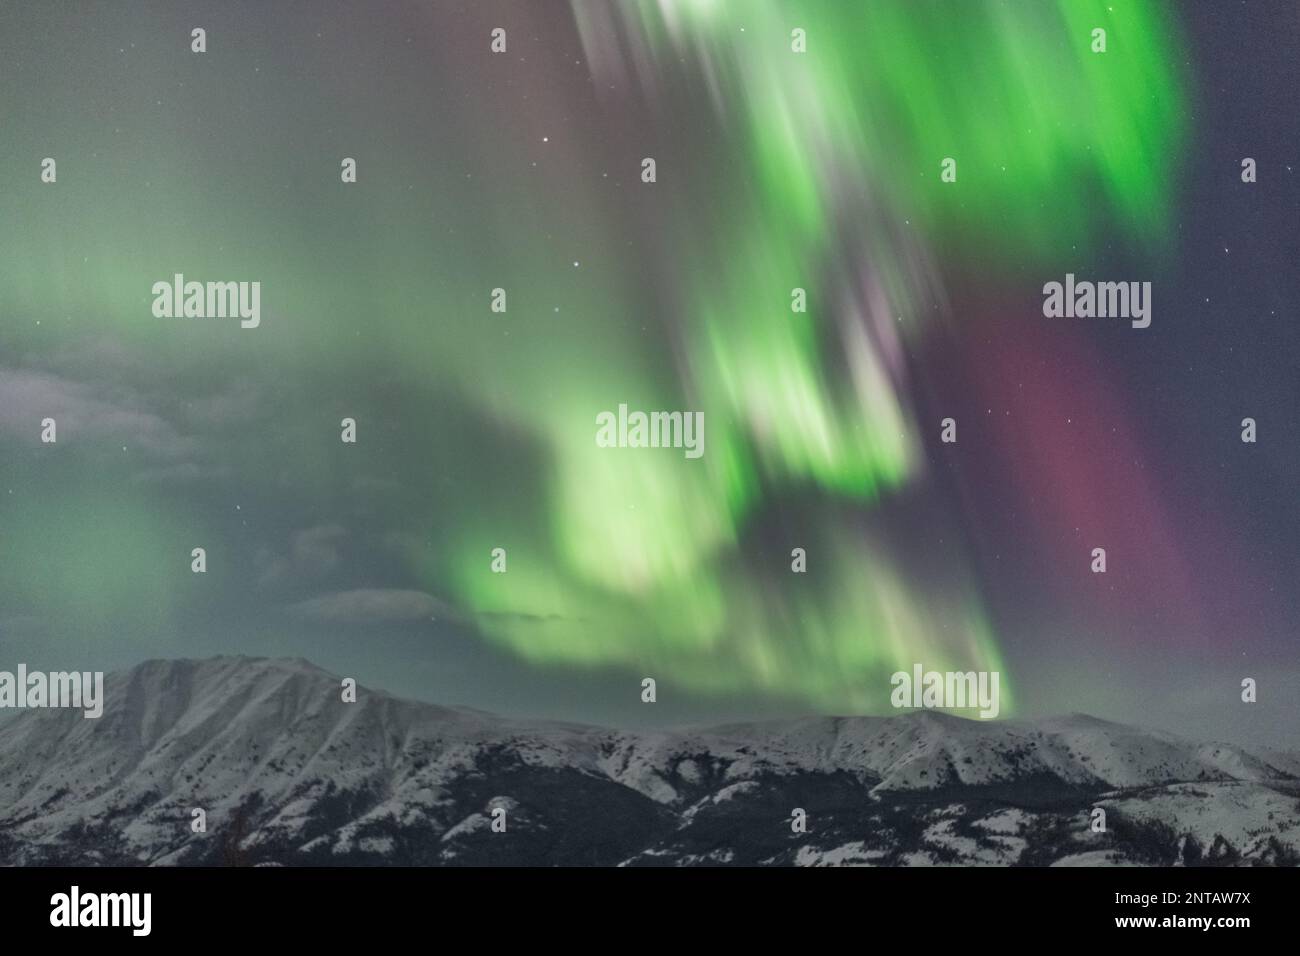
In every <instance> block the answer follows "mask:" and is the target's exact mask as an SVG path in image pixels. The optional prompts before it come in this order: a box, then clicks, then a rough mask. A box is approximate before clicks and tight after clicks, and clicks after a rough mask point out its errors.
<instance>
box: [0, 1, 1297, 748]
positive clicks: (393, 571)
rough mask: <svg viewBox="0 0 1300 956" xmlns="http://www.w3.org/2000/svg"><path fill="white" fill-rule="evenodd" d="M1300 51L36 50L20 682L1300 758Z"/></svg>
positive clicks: (571, 26)
mask: <svg viewBox="0 0 1300 956" xmlns="http://www.w3.org/2000/svg"><path fill="white" fill-rule="evenodd" d="M196 27H201V28H203V29H204V30H205V31H206V42H207V49H206V52H202V53H196V52H193V51H192V50H191V30H192V29H194V28H196ZM498 27H499V28H502V29H504V30H505V31H506V51H505V52H503V53H495V52H493V51H492V49H491V42H492V31H493V29H494V28H498ZM1096 27H1101V28H1104V29H1106V30H1107V50H1106V51H1105V52H1104V53H1094V52H1093V51H1092V49H1091V48H1090V45H1091V43H1092V38H1091V31H1092V30H1093V29H1094V28H1096ZM796 28H797V29H802V30H805V31H806V38H807V50H806V52H802V53H799V52H795V51H794V50H792V48H791V42H792V41H791V31H792V30H794V29H796ZM1298 51H1300V13H1297V8H1296V6H1295V4H1294V3H1291V2H1289V0H1282V2H1276V3H1263V2H1243V3H1229V2H1217V0H1215V2H1210V0H1205V2H1196V3H1191V2H1188V3H1178V4H1160V3H1127V2H1122V0H1110V2H1106V0H1095V2H1094V0H1061V2H1059V3H1053V2H1048V0H1023V2H996V0H981V2H975V0H966V2H951V3H929V2H921V3H911V2H906V3H905V2H901V0H900V2H862V3H853V4H847V3H840V2H826V3H795V2H781V3H777V2H771V0H745V2H743V3H742V2H735V3H727V4H723V3H721V2H705V0H674V2H669V0H628V2H623V3H618V4H609V5H607V4H602V3H591V2H574V3H573V4H569V3H566V2H561V0H537V2H529V3H522V2H515V3H491V2H474V3H448V2H414V0H412V2H405V3H366V4H360V3H353V4H333V3H317V2H312V3H305V2H304V3H281V2H258V3H221V4H183V3H179V4H178V3H132V4H129V5H124V4H110V3H103V4H82V3H66V4H57V5H54V4H48V5H35V4H31V5H28V4H11V5H6V6H5V7H4V8H3V9H0V89H3V91H4V95H3V99H2V100H0V124H2V126H3V135H0V223H2V224H3V227H2V228H0V667H3V668H12V667H13V666H15V665H16V664H17V663H18V662H20V661H21V662H25V663H27V664H28V665H29V667H32V668H48V669H61V668H73V667H75V668H77V669H92V668H101V669H114V668H118V667H124V666H130V665H132V664H135V663H137V662H139V661H140V660H143V659H146V658H150V657H207V656H211V655H214V654H252V655H258V656H293V657H304V658H307V659H308V660H311V661H312V662H314V663H316V664H319V665H321V666H323V667H326V668H328V669H330V670H332V671H335V672H337V673H340V674H345V675H349V676H354V677H356V678H357V679H358V680H359V681H360V682H361V683H362V684H366V685H369V686H374V687H381V688H384V689H386V690H389V691H392V692H394V693H397V694H401V695H404V696H411V697H417V698H421V699H426V700H432V701H437V702H440V703H460V704H467V705H470V706H473V707H477V708H481V709H484V710H491V711H497V712H503V713H510V714H523V715H531V716H538V717H557V718H564V719H576V720H584V721H594V722H602V723H614V724H628V725H631V724H644V723H656V724H658V723H684V722H700V721H710V720H722V719H730V718H733V717H741V716H746V717H748V716H776V715H794V714H809V713H828V714H852V713H890V712H891V710H890V708H889V703H888V698H889V690H890V685H889V682H888V679H889V675H890V673H891V672H893V671H895V670H899V669H902V670H909V671H910V669H911V666H912V664H913V662H919V663H922V664H923V665H924V666H925V667H926V668H927V669H939V670H947V669H959V670H967V669H992V670H998V671H1000V672H1001V674H1002V690H1003V704H1002V711H1003V715H1004V716H1013V717H1021V716H1029V717H1032V716H1037V715H1044V714H1055V713H1063V712H1070V711H1081V712H1086V713H1090V714H1093V715H1096V716H1099V717H1103V718H1107V719H1112V720H1118V721H1124V722H1131V723H1137V724H1141V725H1144V726H1149V727H1155V728H1160V729H1168V730H1174V731H1179V732H1184V733H1189V734H1195V735H1203V736H1210V737H1218V738H1222V739H1227V740H1231V741H1236V742H1242V743H1249V744H1255V745H1261V744H1262V745H1266V746H1270V745H1275V746H1284V745H1288V744H1290V745H1294V744H1295V742H1296V740H1298V739H1300V628H1298V624H1300V599H1298V598H1297V586H1296V585H1297V581H1298V580H1300V494H1298V489H1300V482H1298V480H1297V477H1298V476H1300V423H1298V422H1297V412H1298V411H1300V331H1297V323H1296V319H1297V315H1296V311H1297V304H1298V303H1300V278H1298V276H1300V271H1298V270H1297V261H1298V257H1300V186H1298V185H1297V180H1298V178H1300V176H1298V175H1297V170H1296V166H1297V164H1300V56H1298V55H1297V52H1298ZM46 157H51V158H53V159H54V160H55V161H56V163H57V180H56V181H55V182H53V183H50V182H43V181H42V176H41V163H42V160H43V159H45V158H46ZM647 157H650V158H653V159H654V160H655V181H654V182H644V181H643V172H642V171H643V160H644V159H645V158H647ZM949 157H951V158H954V159H955V160H956V171H957V176H956V181H955V182H943V181H942V179H941V176H940V172H941V163H942V161H943V160H944V159H945V158H949ZM1246 157H1250V158H1252V159H1254V160H1255V163H1256V167H1257V180H1256V181H1255V182H1253V183H1246V182H1243V181H1242V160H1243V159H1244V158H1246ZM345 158H352V159H355V161H356V167H357V177H356V182H355V183H345V182H343V181H342V178H341V175H340V171H341V165H340V164H341V163H342V161H343V160H344V159H345ZM176 273H183V274H184V276H185V277H186V279H187V280H198V281H201V282H203V281H245V282H251V281H258V282H260V283H261V324H260V326H259V327H258V328H256V329H244V328H241V327H240V323H239V320H238V319H237V318H215V317H213V318H159V317H156V316H155V315H154V313H153V311H152V308H151V307H152V303H153V294H152V292H151V289H152V287H153V285H154V283H155V282H158V281H166V282H170V281H171V279H172V277H173V275H174V274H176ZM1066 273H1073V274H1074V275H1075V276H1076V277H1077V278H1079V279H1080V280H1083V279H1087V280H1093V281H1149V282H1151V284H1152V306H1151V308H1152V313H1151V315H1152V321H1151V326H1150V327H1149V328H1146V329H1137V328H1133V327H1131V326H1130V323H1129V321H1127V320H1126V319H1115V318H1047V317H1045V316H1044V314H1043V310H1042V305H1043V291H1042V290H1043V286H1044V284H1045V283H1048V282H1051V281H1058V282H1059V281H1064V278H1065V275H1066ZM795 288H800V289H803V290H805V293H806V299H807V311H806V312H796V311H793V310H792V307H791V302H792V297H791V290H792V289H795ZM494 289H504V290H505V293H506V302H507V306H506V310H505V311H504V312H498V311H494V310H493V309H492V299H493V290H494ZM621 403H622V404H627V405H628V406H630V407H631V408H634V409H643V410H699V411H702V412H703V413H704V420H705V446H704V447H705V452H704V454H703V456H701V457H700V458H699V459H691V458H688V457H687V456H685V455H683V454H682V452H681V450H679V449H648V448H647V449H631V448H601V447H598V445H597V443H596V441H595V434H596V416H597V415H598V414H600V413H601V412H602V411H607V410H610V411H612V410H616V409H617V408H618V406H619V405H620V404H621ZM949 417H951V418H953V419H955V421H956V428H957V441H956V442H955V443H951V444H946V443H942V442H941V441H940V431H941V426H940V422H941V421H942V420H943V419H945V418H949ZM1247 417H1249V418H1253V419H1255V421H1256V423H1257V429H1258V440H1257V441H1256V442H1254V443H1246V442H1243V441H1242V438H1241V434H1242V420H1243V419H1244V418H1247ZM45 418H53V419H55V420H56V422H57V441H56V442H54V443H47V442H43V441H42V440H41V432H42V425H41V422H42V420H43V419H45ZM344 418H353V419H355V421H356V423H357V441H356V442H355V443H354V444H350V443H345V442H343V441H341V440H340V432H341V427H340V422H341V420H342V419H344ZM196 547H203V548H204V549H205V550H206V553H207V570H206V572H205V573H203V574H195V573H193V572H192V571H191V550H192V549H193V548H196ZM1097 547H1101V548H1105V549H1106V553H1107V571H1106V573H1105V574H1094V573H1093V572H1092V570H1091V567H1090V565H1091V560H1092V558H1091V553H1092V549H1094V548H1097ZM495 548H503V549H505V552H506V554H507V562H508V564H507V568H508V569H507V571H506V573H494V572H493V570H492V567H491V564H492V552H493V549H495ZM794 548H803V549H805V551H806V554H807V572H806V573H802V574H796V573H793V572H792V570H791V550H792V549H794ZM646 676H651V677H654V678H655V679H656V681H657V682H658V701H657V703H655V704H654V705H653V706H647V705H645V704H643V703H642V702H641V700H640V690H641V679H642V678H643V677H646ZM1246 677H1251V678H1254V679H1256V680H1257V681H1258V682H1259V692H1258V693H1259V700H1258V703H1255V704H1244V703H1242V701H1241V699H1240V693H1241V687H1240V684H1241V680H1242V679H1243V678H1246Z"/></svg>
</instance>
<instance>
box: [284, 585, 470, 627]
mask: <svg viewBox="0 0 1300 956" xmlns="http://www.w3.org/2000/svg"><path fill="white" fill-rule="evenodd" d="M289 613H290V614H292V615H293V616H294V617H298V618H302V619H304V620H310V621H318V622H325V623H331V624H379V623H385V622H395V621H420V620H429V619H432V618H446V617H451V616H452V612H451V611H450V609H449V608H448V607H447V605H446V604H444V603H443V602H442V601H440V600H438V599H437V598H435V597H434V596H433V595H431V594H426V593H424V592H423V591H403V590H399V589H396V588H362V589H358V590H355V591H335V592H333V593H332V594H323V595H321V596H319V597H314V598H311V599H310V600H307V601H300V602H298V603H297V604H292V605H290V606H289Z"/></svg>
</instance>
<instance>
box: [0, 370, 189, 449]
mask: <svg viewBox="0 0 1300 956" xmlns="http://www.w3.org/2000/svg"><path fill="white" fill-rule="evenodd" d="M45 418H53V419H54V420H55V421H56V422H58V428H59V439H60V440H61V441H62V440H64V439H66V438H68V437H72V438H76V437H80V436H84V437H86V438H88V439H90V440H108V439H112V440H113V441H115V442H116V441H122V442H127V441H129V444H131V445H134V446H137V447H140V446H143V447H144V449H145V450H146V451H148V452H150V453H152V454H153V455H155V456H157V457H159V458H162V459H167V460H175V459H177V458H180V457H183V456H185V455H187V454H190V453H192V452H193V451H194V450H195V448H194V442H193V439H190V438H187V437H184V436H182V435H180V434H178V433H177V431H176V429H174V428H173V427H172V426H171V425H170V424H169V423H168V422H167V421H166V420H165V419H164V418H162V417H161V416H160V415H157V414H155V413H153V412H151V411H149V410H148V409H147V408H145V407H143V404H142V403H140V402H138V401H136V400H134V399H132V398H131V397H130V396H112V395H109V394H108V393H107V392H105V391H104V390H102V389H99V388H96V387H94V386H91V385H88V384H84V383H81V382H75V381H72V380H71V379H67V378H63V377H61V376H58V375H54V374H52V373H49V372H37V371H28V370H25V369H7V368H0V429H3V430H4V431H8V432H12V433H13V434H15V435H26V436H28V437H30V438H31V439H32V440H33V441H35V440H36V439H37V437H38V436H39V434H40V429H41V420H42V419H45Z"/></svg>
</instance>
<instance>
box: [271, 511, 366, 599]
mask: <svg viewBox="0 0 1300 956" xmlns="http://www.w3.org/2000/svg"><path fill="white" fill-rule="evenodd" d="M347 535H348V533H347V529H345V528H343V527H340V526H339V525H336V524H324V525H317V526H315V527H313V528H306V529H304V530H302V531H299V532H298V533H297V534H295V535H294V536H293V544H292V546H291V548H290V551H289V554H288V556H287V557H279V556H276V555H273V554H271V553H270V552H269V551H265V550H264V551H261V552H259V553H258V554H257V556H256V558H255V559H254V560H256V562H257V563H258V565H259V566H260V567H261V573H260V574H258V577H257V583H258V584H260V585H261V586H262V587H276V586H278V585H281V584H290V583H293V582H301V581H312V580H316V579H317V578H322V577H324V576H325V575H327V574H329V573H330V572H331V571H333V570H334V569H335V568H337V567H338V566H339V564H340V563H341V562H342V557H341V556H340V554H339V542H340V541H342V540H343V539H344V538H346V537H347Z"/></svg>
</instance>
